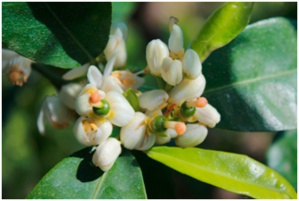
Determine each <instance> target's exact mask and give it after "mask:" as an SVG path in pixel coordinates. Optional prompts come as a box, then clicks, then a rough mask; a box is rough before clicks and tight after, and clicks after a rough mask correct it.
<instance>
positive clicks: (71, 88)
mask: <svg viewBox="0 0 299 201" xmlns="http://www.w3.org/2000/svg"><path fill="white" fill-rule="evenodd" d="M82 88H83V87H82V85H81V84H79V83H70V84H66V85H64V86H63V87H62V88H61V90H60V91H59V94H58V96H59V98H60V100H61V102H62V103H63V104H64V105H65V106H67V107H68V108H70V109H72V110H74V109H75V100H76V98H77V96H78V94H79V93H80V92H81V90H82Z"/></svg>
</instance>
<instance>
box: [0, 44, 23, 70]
mask: <svg viewBox="0 0 299 201" xmlns="http://www.w3.org/2000/svg"><path fill="white" fill-rule="evenodd" d="M17 56H19V55H18V54H17V53H16V52H14V51H11V50H8V49H3V48H2V71H3V70H4V69H6V68H7V67H8V62H9V61H10V60H11V59H13V58H14V57H17Z"/></svg>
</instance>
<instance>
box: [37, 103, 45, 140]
mask: <svg viewBox="0 0 299 201" xmlns="http://www.w3.org/2000/svg"><path fill="white" fill-rule="evenodd" d="M44 104H45V101H44V102H43V103H42V106H41V108H40V111H39V114H38V118H37V128H38V131H39V133H40V134H41V135H44V134H45V114H44V109H43V108H44Z"/></svg>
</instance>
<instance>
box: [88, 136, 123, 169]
mask: <svg viewBox="0 0 299 201" xmlns="http://www.w3.org/2000/svg"><path fill="white" fill-rule="evenodd" d="M120 153H121V146H120V142H119V141H118V140H117V139H115V138H108V139H106V140H105V141H104V142H103V143H102V144H100V145H99V146H98V147H97V149H96V151H95V153H94V155H93V157H92V162H93V164H94V165H95V166H98V167H99V168H101V170H103V171H108V170H110V168H111V167H112V166H113V164H114V162H115V161H116V159H117V158H118V156H119V155H120Z"/></svg>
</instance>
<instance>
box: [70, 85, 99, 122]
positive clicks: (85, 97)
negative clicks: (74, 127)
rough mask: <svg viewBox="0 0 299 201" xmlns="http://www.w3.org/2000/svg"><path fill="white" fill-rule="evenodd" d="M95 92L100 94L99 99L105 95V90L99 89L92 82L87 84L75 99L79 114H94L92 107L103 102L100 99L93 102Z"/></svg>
mask: <svg viewBox="0 0 299 201" xmlns="http://www.w3.org/2000/svg"><path fill="white" fill-rule="evenodd" d="M93 94H98V95H99V96H100V97H99V100H101V99H103V98H104V97H105V92H103V91H101V90H98V89H97V88H96V87H95V86H94V85H92V84H87V85H86V86H85V87H84V88H83V89H82V91H81V92H80V93H79V95H78V96H77V98H76V100H75V110H76V112H77V113H78V114H79V115H81V116H91V115H92V114H93V109H92V108H93V107H96V106H98V105H100V104H101V102H100V101H96V102H92V100H93V99H92V96H93Z"/></svg>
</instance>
